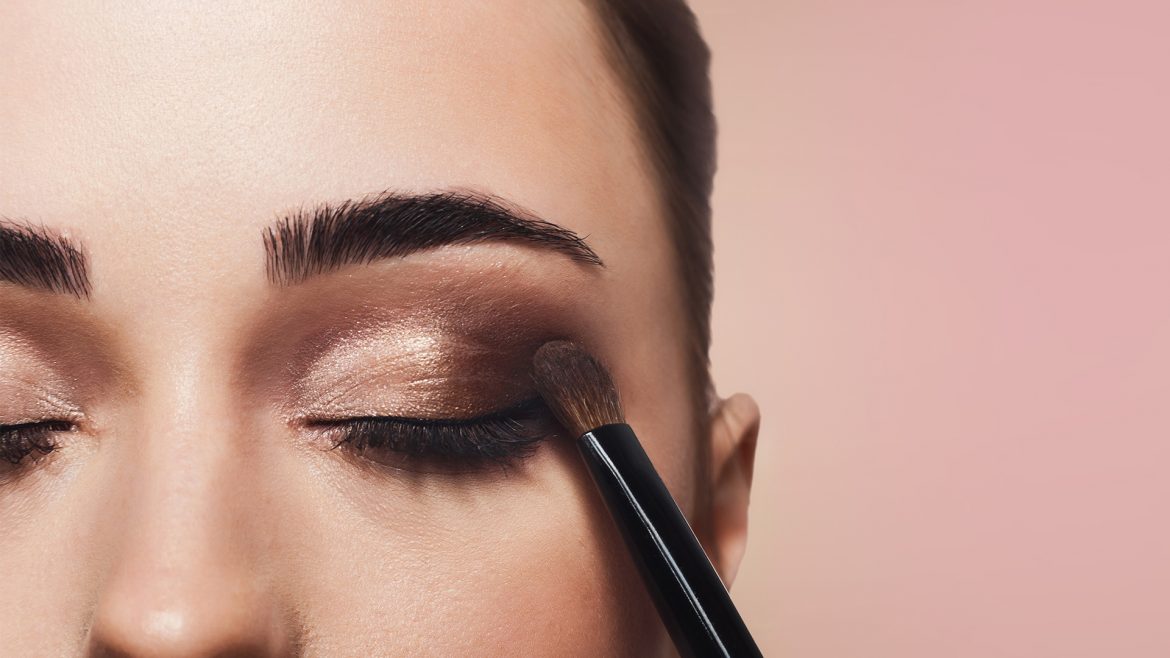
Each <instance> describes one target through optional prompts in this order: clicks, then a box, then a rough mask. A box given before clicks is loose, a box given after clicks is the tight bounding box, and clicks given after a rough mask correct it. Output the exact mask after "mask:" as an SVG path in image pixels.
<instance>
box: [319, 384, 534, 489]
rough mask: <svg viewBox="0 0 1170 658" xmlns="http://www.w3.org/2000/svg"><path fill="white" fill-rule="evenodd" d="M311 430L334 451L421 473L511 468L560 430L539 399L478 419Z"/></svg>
mask: <svg viewBox="0 0 1170 658" xmlns="http://www.w3.org/2000/svg"><path fill="white" fill-rule="evenodd" d="M306 426H307V427H309V428H312V429H317V430H320V431H322V432H323V433H325V434H327V435H330V443H331V444H332V447H331V449H337V448H340V447H342V446H346V447H347V448H348V450H349V451H350V452H353V453H357V454H358V455H360V456H362V457H365V458H367V459H369V461H374V462H379V463H383V464H385V463H386V462H387V461H391V462H397V463H396V464H386V465H393V466H395V467H396V468H397V469H398V470H406V471H416V472H453V471H454V472H467V471H476V470H483V469H484V468H485V467H487V466H492V465H495V466H501V467H507V466H511V465H514V464H516V463H517V462H519V461H520V460H522V459H524V458H525V457H528V456H530V455H531V454H532V453H533V452H534V451H535V450H536V448H537V447H538V445H539V444H540V442H541V441H543V440H544V439H545V438H547V437H548V436H550V435H551V434H553V433H554V432H555V427H556V426H555V420H554V419H553V417H552V413H551V412H550V411H549V409H548V408H547V407H546V406H545V404H544V401H543V400H542V399H540V397H539V396H537V397H534V398H529V399H526V400H523V401H521V402H519V403H516V404H514V405H511V406H509V407H505V408H503V409H500V410H497V411H494V412H491V413H489V414H484V415H481V416H476V417H473V418H414V417H403V416H361V417H352V418H340V419H321V420H313V421H310V422H307V423H306ZM367 453H371V455H367ZM420 467H427V468H420Z"/></svg>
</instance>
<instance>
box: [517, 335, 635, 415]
mask: <svg viewBox="0 0 1170 658" xmlns="http://www.w3.org/2000/svg"><path fill="white" fill-rule="evenodd" d="M532 378H533V380H534V381H535V382H536V390H537V392H539V393H540V395H541V397H542V398H544V401H545V403H546V404H548V407H549V409H550V410H551V411H552V413H553V415H554V416H556V419H557V420H558V421H559V422H560V423H561V425H563V426H564V427H565V429H567V430H569V431H570V432H572V433H573V436H575V437H577V436H581V435H582V434H584V433H586V432H588V431H590V430H594V429H597V428H598V427H601V426H602V425H609V424H611V423H622V422H625V420H624V418H623V415H622V404H621V399H620V398H619V397H618V392H617V388H616V387H615V386H614V385H613V379H612V378H611V377H610V376H609V371H607V370H606V369H605V366H603V365H601V362H600V361H598V360H597V359H596V358H594V357H593V355H591V354H589V353H588V352H586V351H585V350H584V349H582V348H581V346H579V345H577V344H576V343H573V342H570V341H567V340H554V341H552V342H548V343H545V344H544V345H542V346H541V347H540V349H538V350H536V356H534V357H533V358H532Z"/></svg>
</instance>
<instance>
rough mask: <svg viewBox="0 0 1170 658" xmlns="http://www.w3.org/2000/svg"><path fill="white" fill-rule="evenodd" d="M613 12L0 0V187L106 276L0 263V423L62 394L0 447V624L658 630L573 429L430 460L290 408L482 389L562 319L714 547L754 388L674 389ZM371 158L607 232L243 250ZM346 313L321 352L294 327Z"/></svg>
mask: <svg viewBox="0 0 1170 658" xmlns="http://www.w3.org/2000/svg"><path fill="white" fill-rule="evenodd" d="M600 44H601V39H600V37H599V36H598V32H597V29H596V27H595V24H594V20H593V17H592V16H591V14H590V13H589V11H588V10H587V8H586V7H585V6H583V5H579V4H576V3H573V2H565V3H548V2H539V1H537V0H508V1H501V2H491V3H463V2H436V1H433V0H428V1H426V2H376V3H358V2H353V3H348V4H345V5H344V6H340V5H339V4H338V3H321V4H315V3H312V2H304V3H272V5H271V6H260V7H258V6H255V5H254V4H252V3H208V4H195V3H173V4H168V3H160V2H149V3H145V2H144V3H140V4H133V3H124V4H113V5H111V4H107V3H100V4H99V3H93V4H92V5H87V4H83V3H75V2H69V3H65V2H62V3H49V2H27V3H20V2H17V3H5V4H4V5H3V7H2V8H0V216H2V217H7V218H9V219H14V220H22V221H25V220H26V221H31V222H33V223H36V224H43V225H44V226H45V227H46V228H47V229H49V230H50V231H52V232H55V233H58V234H62V235H67V236H69V237H70V238H71V239H72V240H74V241H76V242H77V243H79V244H81V245H83V248H84V250H85V252H86V254H87V256H88V258H89V261H90V265H91V267H90V272H91V278H92V282H93V294H92V296H91V298H90V299H88V300H78V299H74V298H71V297H68V296H63V295H59V294H52V293H48V292H43V291H30V290H26V289H23V288H21V287H18V286H15V285H11V284H6V283H0V391H3V392H4V393H5V395H4V398H3V399H0V425H7V424H13V423H17V422H23V421H28V420H35V419H36V418H35V417H36V416H37V415H38V414H50V413H55V412H57V411H58V408H57V407H52V408H47V407H46V403H45V400H49V399H51V400H53V401H55V403H60V404H61V405H64V406H65V407H68V408H69V409H72V410H74V411H75V412H76V413H78V414H79V416H78V418H79V419H80V420H79V421H78V423H77V425H78V429H77V431H75V432H70V433H67V434H65V435H63V436H61V437H59V438H60V443H59V446H58V448H57V450H55V451H53V452H52V453H49V454H48V455H45V456H44V457H42V458H39V459H37V460H33V462H35V463H33V462H29V463H25V464H22V466H21V468H24V469H26V470H23V471H20V472H19V473H17V472H15V471H9V472H4V471H0V556H3V561H4V565H5V568H4V574H3V576H2V579H3V583H2V585H0V643H2V653H4V654H5V655H13V656H25V655H27V656H33V655H36V656H57V655H61V656H65V655H87V654H92V655H131V656H147V655H149V656H210V655H258V656H267V655H273V656H276V655H298V654H303V655H329V656H357V655H436V656H443V655H447V656H449V655H474V654H479V655H559V656H565V655H582V656H596V655H638V656H645V655H655V654H669V653H670V652H671V651H672V649H671V648H670V646H669V641H668V639H667V638H666V635H665V633H664V632H663V631H661V628H660V624H659V622H658V620H657V617H656V615H655V613H654V611H653V607H652V606H651V604H650V602H649V599H648V597H647V596H646V595H645V593H644V591H643V590H642V588H641V585H640V583H639V581H638V580H637V577H636V575H635V573H634V571H633V569H632V566H631V563H630V561H629V558H628V556H627V555H625V553H624V551H623V549H621V544H620V541H619V539H618V538H617V537H616V535H615V534H614V532H613V530H612V528H611V527H610V525H609V520H608V519H607V518H606V516H605V515H604V512H603V510H602V507H601V505H600V501H599V499H598V497H597V496H596V493H595V492H594V491H593V489H592V485H591V483H590V482H589V481H588V479H587V476H586V475H585V473H584V470H583V468H582V467H581V465H580V463H579V460H578V458H577V456H576V454H575V452H574V448H573V446H572V444H571V443H570V442H569V441H568V440H566V439H564V438H563V437H561V438H557V437H553V438H552V439H550V440H549V441H547V442H545V444H544V445H542V447H541V448H540V449H539V450H538V451H537V452H536V453H535V454H534V455H533V456H532V457H531V458H529V459H528V460H526V461H523V462H521V463H519V464H516V465H514V466H512V467H510V468H507V469H505V470H503V471H500V470H491V469H488V470H485V471H482V472H478V473H472V474H458V475H451V474H419V473H411V472H408V471H399V470H394V469H387V468H384V467H383V466H380V465H378V464H372V463H371V462H369V461H363V458H362V457H361V456H357V455H350V456H343V455H341V454H340V453H339V452H338V451H327V450H324V449H322V447H321V446H320V445H319V442H316V441H315V439H314V438H313V437H312V436H311V433H307V432H305V431H302V430H301V429H298V428H296V427H294V426H293V425H291V424H290V423H289V421H288V419H289V418H290V417H291V416H294V415H295V414H296V412H297V410H298V406H299V405H304V404H308V403H307V402H305V400H309V399H312V400H320V399H324V398H330V399H333V398H337V397H338V396H340V399H342V400H343V401H345V400H348V404H351V405H352V406H354V407H355V408H356V407H359V406H360V407H363V408H372V409H377V410H379V411H380V412H382V413H387V414H392V413H395V412H396V411H397V412H401V409H402V408H403V407H404V406H405V407H411V406H412V405H413V406H414V407H417V408H423V407H425V408H426V409H427V410H428V413H431V412H439V411H442V410H444V409H445V410H446V412H447V413H446V415H450V416H459V415H464V413H465V411H466V410H467V409H470V408H478V409H480V410H490V409H492V408H497V407H499V406H502V405H503V404H504V403H506V402H508V401H510V398H509V396H510V394H511V392H512V391H514V390H515V391H518V390H520V389H521V388H523V383H522V376H523V368H524V367H525V359H526V358H530V355H531V351H529V350H534V349H535V348H534V347H533V342H538V341H539V340H540V339H541V338H543V337H548V338H552V337H567V338H572V339H575V340H579V341H581V342H583V343H584V344H585V345H587V346H588V347H589V348H590V349H591V350H593V351H595V353H597V354H598V356H599V357H601V358H602V359H603V361H605V362H606V363H608V364H610V365H611V368H612V370H613V375H614V379H615V381H616V383H617V385H618V387H619V388H620V390H621V391H622V395H623V399H624V403H625V406H626V409H627V413H628V417H629V421H630V422H631V424H633V425H634V426H635V427H636V428H637V430H638V433H639V435H640V436H641V437H642V440H643V441H644V442H645V444H646V449H647V452H648V453H649V454H650V456H651V458H652V459H653V460H654V462H655V464H656V465H657V466H658V468H659V469H660V471H661V473H662V476H663V478H664V480H665V481H666V482H667V484H668V485H669V487H670V489H671V491H672V492H674V494H675V496H676V497H677V498H678V500H679V502H680V504H681V506H682V507H683V509H684V510H685V511H686V512H687V513H688V516H689V517H690V518H693V519H698V518H706V519H710V522H709V523H705V524H704V526H703V527H700V528H698V531H699V533H700V535H701V536H702V538H703V540H704V542H705V545H706V546H707V547H708V549H709V552H710V553H711V554H712V556H713V557H714V559H715V561H716V563H717V565H718V568H719V569H720V572H721V573H722V574H723V576H724V577H725V579H726V580H727V581H731V580H732V578H733V577H734V574H735V570H736V568H737V566H738V564H739V561H740V558H741V556H742V553H743V546H744V541H745V537H746V509H747V498H748V491H749V488H750V482H751V464H752V458H753V452H754V447H755V440H756V431H757V428H758V423H759V412H758V409H757V408H756V406H755V404H754V403H753V402H752V401H751V399H750V398H749V397H747V396H745V395H736V396H732V397H731V398H728V399H726V400H720V401H718V402H717V403H716V404H715V405H714V406H713V408H712V409H711V410H705V409H693V408H691V407H690V404H689V402H688V400H689V399H690V398H689V396H688V393H687V390H686V388H685V386H686V381H687V379H686V376H685V372H686V371H685V361H684V358H685V351H684V335H685V334H684V331H685V327H684V326H683V319H682V318H683V312H682V307H681V302H680V300H681V296H680V292H679V289H678V282H677V281H676V280H675V279H674V278H673V277H672V276H671V271H672V270H671V267H672V260H671V259H672V258H673V257H674V256H673V253H672V252H671V250H670V248H669V243H668V240H667V234H666V225H665V220H664V219H663V217H662V214H661V204H660V202H659V199H658V197H657V191H656V187H655V182H654V179H653V176H652V173H651V170H650V168H649V166H648V165H647V160H646V159H645V157H644V155H643V153H642V152H641V150H640V147H639V145H640V144H641V142H640V138H639V135H638V133H637V131H636V129H635V127H634V126H633V124H632V122H631V120H630V118H629V117H630V112H629V109H628V108H629V106H628V103H627V100H626V97H625V95H624V93H623V91H622V90H621V88H620V87H619V85H618V82H617V81H618V77H617V76H616V75H615V74H614V72H612V71H611V70H610V68H609V67H608V65H607V64H606V60H605V58H604V56H603V52H602V50H601V45H600ZM388 189H389V190H395V191H402V192H407V193H411V192H428V191H436V190H447V189H466V190H474V191H477V192H482V193H485V194H492V195H496V196H498V197H501V198H503V199H506V200H508V201H509V202H512V203H515V204H519V205H521V206H523V207H525V208H528V209H530V210H532V211H533V212H534V213H536V214H538V215H539V216H541V217H543V218H546V219H548V220H549V221H553V222H556V223H558V224H560V225H562V226H565V227H567V228H569V229H571V230H573V231H575V232H577V233H578V234H580V235H582V236H587V240H588V241H589V243H590V245H592V247H593V248H594V249H595V250H596V251H597V253H598V254H599V255H600V256H601V258H602V259H603V260H604V261H605V263H606V267H605V268H604V269H603V270H599V269H597V268H592V267H589V266H586V265H582V264H581V263H575V262H572V261H570V260H568V259H566V258H565V257H564V256H563V255H558V254H554V253H551V252H547V251H542V250H540V249H538V248H536V247H533V246H528V245H519V244H515V243H503V242H487V243H483V244H478V245H473V246H459V247H442V248H438V249H434V250H431V251H428V252H425V253H419V254H412V255H410V256H407V257H404V258H401V259H397V260H394V261H384V262H379V263H375V264H372V265H369V266H355V267H349V268H346V269H344V270H342V271H339V272H335V273H332V274H328V275H326V276H322V277H317V278H315V279H313V280H311V281H308V282H305V283H304V284H302V285H299V286H293V287H289V288H283V289H277V288H275V287H274V286H272V285H271V284H270V283H269V282H268V281H267V280H266V277H265V270H264V253H263V249H262V245H261V234H262V231H263V229H264V228H265V227H266V226H268V225H270V224H271V223H272V222H273V221H274V219H275V218H276V217H278V216H279V215H280V214H282V213H284V212H287V211H290V210H294V209H296V208H299V207H301V206H303V205H311V204H313V203H317V202H321V201H334V202H339V201H342V200H344V199H347V198H359V197H362V196H365V195H368V194H373V193H377V192H380V191H383V190H388ZM505 324H506V326H507V328H511V327H516V328H518V329H517V331H515V332H512V331H505V330H500V331H496V332H495V333H494V334H493V332H490V331H479V330H478V329H477V330H475V331H473V330H471V329H469V327H471V328H482V327H489V326H496V327H497V328H501V325H505ZM334 335H343V336H345V337H346V339H345V340H347V341H348V342H346V343H345V344H344V345H343V346H342V348H341V349H342V354H343V355H344V358H342V357H338V358H336V359H333V358H332V357H329V358H327V359H326V360H327V361H329V362H328V363H325V364H321V365H314V364H318V363H319V361H320V359H318V360H317V361H314V360H313V359H308V358H304V357H305V354H306V353H307V351H308V352H312V351H313V350H319V351H320V352H321V353H323V354H333V353H334V352H331V351H328V349H332V348H333V347H335V345H332V344H330V345H327V346H323V345H322V344H321V343H320V342H319V341H321V340H328V338H329V337H330V336H334ZM322 337H324V338H322ZM363 341H364V342H363ZM327 348H328V349H327ZM485 355H487V356H485ZM491 355H498V356H496V357H492V356H491ZM427 363H439V364H443V366H444V367H443V373H444V375H443V377H441V378H436V379H428V378H427V372H428V369H427V367H426V364H427ZM289 364H297V365H296V367H290V365H289ZM302 366H303V367H302ZM461 366H463V367H461ZM318 368H320V369H323V370H322V371H321V372H319V371H318V370H317V369H318ZM346 368H352V369H353V372H350V373H346V372H344V370H345V369H346ZM364 369H375V370H376V371H377V373H378V376H377V377H376V382H375V384H371V385H363V384H361V383H360V382H363V381H366V380H365V379H364V378H363V376H362V373H363V372H365V370H364ZM485 369H486V370H485ZM484 372H489V373H491V376H489V377H484V376H482V374H483V373H484ZM497 380H498V381H503V382H508V383H507V384H506V385H505V384H501V385H499V386H495V385H493V384H492V382H493V381H497ZM337 382H347V383H346V384H345V385H339V384H338V383H337ZM353 382H359V384H357V385H356V386H355V385H353ZM518 382H519V383H518ZM330 387H333V388H334V389H335V390H330ZM322 389H323V390H322ZM306 391H309V392H310V393H311V394H312V395H309V394H307V393H306ZM346 396H349V397H346ZM359 398H360V399H359ZM355 399H356V401H355ZM696 419H697V420H699V422H698V423H697V424H696V423H695V421H696ZM695 426H707V427H709V428H710V429H709V431H708V432H707V435H706V436H695V435H694V434H695V432H694V430H693V428H694V427H695ZM698 450H706V451H708V453H709V455H710V461H711V474H710V475H709V476H706V475H702V476H700V477H696V464H697V463H698V462H697V451H698ZM700 487H705V488H706V491H705V492H704V491H703V490H702V489H700ZM703 493H706V494H707V495H705V496H704V495H701V494H703ZM701 500H708V501H710V504H711V506H712V507H711V509H710V510H699V509H697V506H698V503H699V501H701Z"/></svg>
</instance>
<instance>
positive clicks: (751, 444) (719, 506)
mask: <svg viewBox="0 0 1170 658" xmlns="http://www.w3.org/2000/svg"><path fill="white" fill-rule="evenodd" d="M709 427H710V429H709V432H710V437H709V438H710V443H709V444H708V445H710V449H711V454H710V457H711V461H710V464H711V478H712V481H711V510H710V514H711V516H710V526H709V527H710V532H711V535H710V541H711V545H710V546H709V548H710V549H712V555H711V561H712V563H714V565H715V568H716V570H718V571H719V576H720V577H721V578H722V579H723V584H724V585H725V586H727V587H728V588H730V587H731V583H732V581H734V580H735V574H736V572H738V571H739V565H740V562H741V561H742V560H743V553H744V549H745V548H746V546H747V523H748V516H747V510H748V494H749V493H750V492H751V487H752V468H753V466H754V464H755V459H756V438H757V436H758V435H759V432H760V407H759V406H758V405H757V404H756V401H755V400H753V399H752V397H751V396H750V395H746V394H744V393H736V394H735V395H732V396H731V397H729V398H726V399H724V400H721V401H719V403H718V404H717V405H716V406H715V409H714V411H713V413H712V415H711V422H710V425H709Z"/></svg>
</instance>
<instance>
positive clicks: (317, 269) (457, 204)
mask: <svg viewBox="0 0 1170 658" xmlns="http://www.w3.org/2000/svg"><path fill="white" fill-rule="evenodd" d="M490 240H510V241H519V242H526V243H528V244H531V245H534V246H537V247H541V248H545V249H549V250H551V251H554V252H559V253H561V254H563V255H565V256H567V257H569V258H570V259H572V260H575V261H578V262H582V263H588V264H590V265H595V266H598V267H604V264H603V263H602V261H601V258H600V257H599V256H598V255H597V253H596V252H595V251H594V250H593V249H592V247H590V246H589V245H588V244H587V243H586V242H585V239H584V238H583V237H581V236H579V235H577V234H576V233H574V232H573V231H570V230H569V229H567V228H564V227H563V226H558V225H557V224H553V223H552V222H549V221H546V220H544V219H540V218H539V217H536V216H535V215H534V214H532V213H531V212H529V211H527V210H524V209H522V208H520V207H519V206H516V205H515V204H511V203H507V202H505V201H503V200H502V199H500V198H498V197H493V196H487V195H479V194H476V193H472V192H436V193H430V194H421V195H414V194H400V193H392V192H383V193H381V194H378V195H376V196H373V197H367V198H364V199H357V200H353V199H351V200H348V201H345V202H343V203H341V204H321V205H319V206H317V207H315V208H313V209H311V210H308V211H305V210H301V211H298V212H295V213H293V214H291V215H289V216H287V217H284V218H282V219H280V220H279V221H278V222H277V223H276V224H275V225H274V226H272V227H269V228H268V229H266V230H265V232H264V248H265V251H266V253H267V271H268V280H269V281H270V282H272V283H273V284H276V285H281V286H287V285H293V284H296V283H301V282H303V281H305V280H306V279H308V278H310V277H313V276H316V275H318V274H322V273H325V272H331V271H334V270H337V269H340V268H342V267H344V266H346V265H364V264H369V263H373V262H375V261H378V260H382V259H387V258H395V257H401V256H405V255H407V254H410V253H413V252H417V251H423V250H426V249H433V248H435V247H440V246H443V245H451V244H469V243H476V242H485V241H490Z"/></svg>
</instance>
